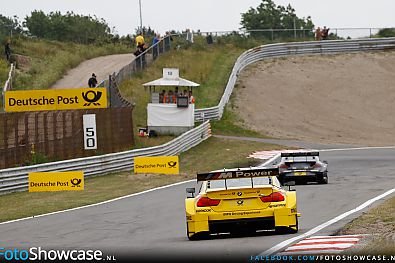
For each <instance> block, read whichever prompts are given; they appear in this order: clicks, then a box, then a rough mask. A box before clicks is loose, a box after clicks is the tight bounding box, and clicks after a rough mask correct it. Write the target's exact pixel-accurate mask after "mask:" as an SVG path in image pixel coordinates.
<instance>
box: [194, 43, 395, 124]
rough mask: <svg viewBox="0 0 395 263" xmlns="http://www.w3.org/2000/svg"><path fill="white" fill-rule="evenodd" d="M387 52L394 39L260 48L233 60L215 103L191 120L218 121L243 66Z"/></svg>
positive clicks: (392, 45)
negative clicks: (276, 60) (294, 58)
mask: <svg viewBox="0 0 395 263" xmlns="http://www.w3.org/2000/svg"><path fill="white" fill-rule="evenodd" d="M389 49H391V50H393V49H395V38H375V39H357V40H328V41H311V42H291V43H278V44H270V45H262V46H259V47H256V48H252V49H249V50H247V51H245V52H244V53H243V54H241V55H240V56H239V58H238V59H237V61H236V63H235V65H234V67H233V70H232V72H231V74H230V77H229V80H228V83H227V85H226V87H225V91H224V94H223V95H222V98H221V100H220V102H219V104H218V105H217V106H214V107H210V108H204V109H197V110H195V121H204V120H209V119H210V120H219V119H221V117H222V114H223V112H224V108H225V106H226V104H227V103H228V101H229V98H230V96H231V94H232V92H233V89H234V87H235V84H236V81H237V77H238V74H239V73H240V72H241V71H242V70H243V69H244V68H245V67H246V66H248V65H250V64H253V63H255V62H257V61H260V60H263V59H270V58H278V57H286V56H295V55H316V54H338V53H348V52H360V51H377V50H389Z"/></svg>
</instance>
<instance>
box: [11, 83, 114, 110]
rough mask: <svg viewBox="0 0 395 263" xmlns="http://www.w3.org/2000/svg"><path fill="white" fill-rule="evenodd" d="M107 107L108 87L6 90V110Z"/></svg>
mask: <svg viewBox="0 0 395 263" xmlns="http://www.w3.org/2000/svg"><path fill="white" fill-rule="evenodd" d="M97 108H107V89H106V88H79V89H53V90H23V91H22V90H19V91H6V92H5V111H6V112H14V111H43V110H77V109H97Z"/></svg>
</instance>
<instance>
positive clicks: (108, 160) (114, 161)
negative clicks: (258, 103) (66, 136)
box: [0, 121, 211, 194]
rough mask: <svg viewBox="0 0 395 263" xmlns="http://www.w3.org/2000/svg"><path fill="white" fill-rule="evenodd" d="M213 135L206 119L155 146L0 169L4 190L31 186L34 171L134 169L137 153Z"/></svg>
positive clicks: (173, 150) (172, 148) (179, 147)
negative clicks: (29, 178)
mask: <svg viewBox="0 0 395 263" xmlns="http://www.w3.org/2000/svg"><path fill="white" fill-rule="evenodd" d="M210 136H211V128H210V122H209V121H206V122H204V123H203V124H201V125H200V126H198V127H196V128H194V129H192V130H190V131H188V132H186V133H184V134H182V135H181V136H179V137H177V138H175V139H174V140H172V141H170V142H167V143H165V144H163V145H159V146H155V147H150V148H144V149H135V150H130V151H125V152H119V153H111V154H106V155H101V156H93V157H87V158H79V159H72V160H65V161H60V162H52V163H45V164H38V165H33V166H26V167H18V168H10V169H4V170H0V194H4V193H9V192H16V191H25V190H27V188H28V174H29V173H30V172H46V171H84V174H85V176H86V177H89V176H94V175H101V174H106V173H110V172H119V171H126V170H130V171H131V170H132V169H133V165H134V162H133V161H134V157H136V156H161V155H178V154H179V153H181V152H185V151H187V150H189V149H190V148H192V147H194V146H196V145H198V144H199V143H201V142H202V141H204V140H206V139H207V138H209V137H210Z"/></svg>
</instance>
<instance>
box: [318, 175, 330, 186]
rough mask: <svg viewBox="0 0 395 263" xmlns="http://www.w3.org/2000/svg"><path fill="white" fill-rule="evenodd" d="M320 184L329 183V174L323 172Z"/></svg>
mask: <svg viewBox="0 0 395 263" xmlns="http://www.w3.org/2000/svg"><path fill="white" fill-rule="evenodd" d="M318 183H319V184H327V183H328V174H326V173H325V174H323V175H322V178H321V179H320V180H319V181H318Z"/></svg>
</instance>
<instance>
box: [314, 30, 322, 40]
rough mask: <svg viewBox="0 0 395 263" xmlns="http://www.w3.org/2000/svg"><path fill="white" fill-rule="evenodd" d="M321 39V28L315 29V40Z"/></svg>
mask: <svg viewBox="0 0 395 263" xmlns="http://www.w3.org/2000/svg"><path fill="white" fill-rule="evenodd" d="M321 39H322V32H321V28H320V27H317V29H316V30H315V40H318V41H320V40H321Z"/></svg>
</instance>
